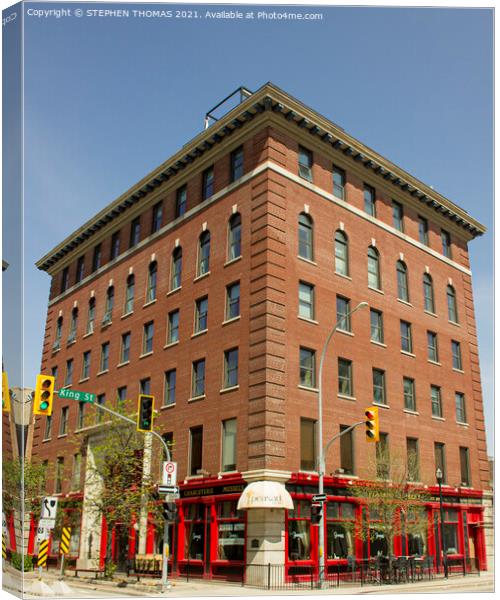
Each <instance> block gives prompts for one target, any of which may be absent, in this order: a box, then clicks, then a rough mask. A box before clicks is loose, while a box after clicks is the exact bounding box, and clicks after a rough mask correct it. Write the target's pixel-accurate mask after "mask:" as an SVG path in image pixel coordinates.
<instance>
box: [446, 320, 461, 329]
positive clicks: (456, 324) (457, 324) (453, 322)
mask: <svg viewBox="0 0 500 600" xmlns="http://www.w3.org/2000/svg"><path fill="white" fill-rule="evenodd" d="M448 323H449V324H450V325H454V326H455V327H460V323H457V322H456V321H450V320H449V319H448Z"/></svg>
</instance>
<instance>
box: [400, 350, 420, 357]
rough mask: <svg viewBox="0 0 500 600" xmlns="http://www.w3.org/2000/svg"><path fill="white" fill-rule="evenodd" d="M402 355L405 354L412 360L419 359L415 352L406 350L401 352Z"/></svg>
mask: <svg viewBox="0 0 500 600" xmlns="http://www.w3.org/2000/svg"><path fill="white" fill-rule="evenodd" d="M400 352H401V354H404V355H405V356H411V357H412V358H417V357H416V355H415V354H413V352H407V351H406V350H401V351H400Z"/></svg>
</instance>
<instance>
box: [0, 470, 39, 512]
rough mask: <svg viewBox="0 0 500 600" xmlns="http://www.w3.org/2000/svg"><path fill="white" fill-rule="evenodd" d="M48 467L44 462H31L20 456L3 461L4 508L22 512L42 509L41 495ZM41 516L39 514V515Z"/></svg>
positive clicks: (8, 510) (9, 510)
mask: <svg viewBox="0 0 500 600" xmlns="http://www.w3.org/2000/svg"><path fill="white" fill-rule="evenodd" d="M46 476H47V467H46V465H44V464H42V463H36V462H30V461H27V460H21V459H19V458H17V459H14V460H4V461H3V462H2V500H3V510H4V512H5V513H10V512H12V511H13V510H16V511H18V512H19V513H22V510H23V508H24V512H26V513H30V512H33V513H35V516H37V515H38V513H39V511H40V502H39V500H40V497H41V495H42V494H43V488H44V484H45V479H46ZM38 516H39V515H38Z"/></svg>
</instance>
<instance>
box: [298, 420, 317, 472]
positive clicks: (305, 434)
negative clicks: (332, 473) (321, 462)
mask: <svg viewBox="0 0 500 600" xmlns="http://www.w3.org/2000/svg"><path fill="white" fill-rule="evenodd" d="M315 468H316V421H313V420H311V419H300V469H301V470H302V471H314V469H315Z"/></svg>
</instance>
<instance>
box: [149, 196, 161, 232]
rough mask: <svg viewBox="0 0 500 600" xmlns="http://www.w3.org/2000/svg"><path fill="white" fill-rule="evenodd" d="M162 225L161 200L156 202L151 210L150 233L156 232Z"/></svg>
mask: <svg viewBox="0 0 500 600" xmlns="http://www.w3.org/2000/svg"><path fill="white" fill-rule="evenodd" d="M162 225H163V201H162V200H160V201H159V202H157V203H156V204H155V205H154V206H153V209H152V211H151V234H153V233H156V232H157V231H159V230H160V229H161V228H162Z"/></svg>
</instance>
